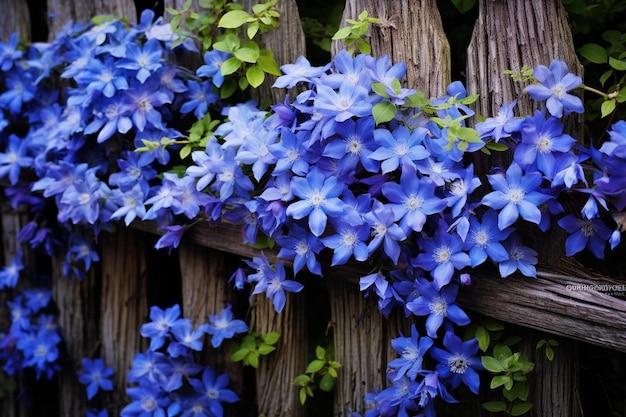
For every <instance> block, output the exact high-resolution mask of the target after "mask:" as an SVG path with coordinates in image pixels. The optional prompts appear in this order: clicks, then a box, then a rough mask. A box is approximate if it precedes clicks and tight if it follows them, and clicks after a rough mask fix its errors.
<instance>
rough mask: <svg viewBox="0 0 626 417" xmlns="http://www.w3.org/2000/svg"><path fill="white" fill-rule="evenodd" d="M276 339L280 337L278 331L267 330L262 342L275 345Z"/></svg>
mask: <svg viewBox="0 0 626 417" xmlns="http://www.w3.org/2000/svg"><path fill="white" fill-rule="evenodd" d="M278 339H280V333H278V332H269V333H268V334H266V335H265V338H263V342H265V343H266V344H268V345H275V344H276V342H278Z"/></svg>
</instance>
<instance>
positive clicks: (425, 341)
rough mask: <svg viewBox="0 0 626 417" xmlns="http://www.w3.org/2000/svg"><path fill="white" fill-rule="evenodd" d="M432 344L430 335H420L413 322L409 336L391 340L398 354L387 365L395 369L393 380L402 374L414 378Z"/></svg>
mask: <svg viewBox="0 0 626 417" xmlns="http://www.w3.org/2000/svg"><path fill="white" fill-rule="evenodd" d="M432 345H433V339H431V338H430V337H420V336H419V333H418V332H417V328H416V327H415V324H412V325H411V337H402V336H401V337H398V338H395V339H392V340H391V346H392V347H393V349H394V350H395V351H396V352H398V353H399V354H400V357H399V358H396V359H394V360H392V361H391V362H389V367H390V368H391V369H394V370H395V375H394V377H393V380H394V381H397V380H398V379H400V378H402V377H403V376H405V375H406V376H407V377H409V378H410V379H411V380H415V378H416V377H417V374H418V373H419V372H420V371H421V370H422V362H423V360H424V355H425V354H426V352H428V350H429V349H430V348H431V346H432Z"/></svg>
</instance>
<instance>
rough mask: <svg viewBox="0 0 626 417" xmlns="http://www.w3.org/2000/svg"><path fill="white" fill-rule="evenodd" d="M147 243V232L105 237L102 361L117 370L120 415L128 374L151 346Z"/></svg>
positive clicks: (121, 231) (116, 397) (114, 400)
mask: <svg viewBox="0 0 626 417" xmlns="http://www.w3.org/2000/svg"><path fill="white" fill-rule="evenodd" d="M145 245H146V240H145V236H144V235H143V233H141V232H138V231H136V230H133V229H119V230H118V231H117V232H115V233H111V234H109V233H105V234H103V235H102V236H101V248H102V249H101V264H102V298H101V307H100V328H101V332H102V336H101V338H102V339H101V340H102V359H103V361H104V363H105V364H106V365H108V366H112V367H113V369H115V372H116V373H115V375H114V384H115V386H116V388H117V389H116V390H115V391H114V393H113V395H112V406H113V409H114V411H113V412H112V413H110V415H117V414H118V413H119V410H120V409H121V408H122V407H123V406H124V405H125V402H126V400H125V398H126V394H125V391H124V388H125V387H126V375H127V373H128V369H129V368H130V366H131V364H132V361H133V358H134V356H135V354H136V353H138V352H142V351H143V350H145V347H146V346H147V343H146V341H145V340H144V339H142V338H141V336H140V333H139V331H140V328H141V325H142V324H143V323H144V322H145V320H146V318H147V315H148V305H147V297H146V292H147V291H146V290H147V289H146V283H147V272H146V269H147V266H146V248H145Z"/></svg>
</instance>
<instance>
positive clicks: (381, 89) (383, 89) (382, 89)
mask: <svg viewBox="0 0 626 417" xmlns="http://www.w3.org/2000/svg"><path fill="white" fill-rule="evenodd" d="M372 91H374V92H375V93H376V94H378V95H379V96H381V97H385V98H389V94H387V86H386V85H385V84H383V83H372Z"/></svg>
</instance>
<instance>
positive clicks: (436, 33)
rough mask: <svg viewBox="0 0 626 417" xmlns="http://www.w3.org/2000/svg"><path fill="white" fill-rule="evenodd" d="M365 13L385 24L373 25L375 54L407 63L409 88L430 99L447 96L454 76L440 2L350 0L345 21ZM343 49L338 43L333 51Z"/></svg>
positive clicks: (430, 0)
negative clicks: (438, 6) (451, 78)
mask: <svg viewBox="0 0 626 417" xmlns="http://www.w3.org/2000/svg"><path fill="white" fill-rule="evenodd" d="M364 10H367V12H368V14H369V16H371V17H377V18H379V19H381V22H382V24H381V25H377V26H373V27H372V29H371V30H370V33H369V36H368V39H369V42H370V45H371V46H372V55H374V56H376V57H380V56H382V55H389V58H391V61H392V62H393V63H396V62H400V61H403V62H405V63H406V66H407V73H406V80H407V85H408V86H409V87H410V88H416V89H418V90H420V91H422V92H423V93H424V94H425V95H426V97H440V96H442V95H444V94H445V93H446V87H447V86H448V84H449V83H450V77H451V75H450V73H451V64H450V44H449V43H448V39H447V38H446V35H445V33H444V31H443V25H442V23H441V16H440V14H439V10H438V9H437V4H436V1H435V0H347V1H346V7H345V9H344V13H343V19H342V22H345V20H346V19H354V20H357V18H358V15H359V14H360V13H361V12H363V11H364ZM340 26H345V23H342V24H341V25H340ZM343 46H344V45H343V43H341V42H334V43H333V52H334V53H337V52H338V51H339V50H340V49H341V48H343Z"/></svg>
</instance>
